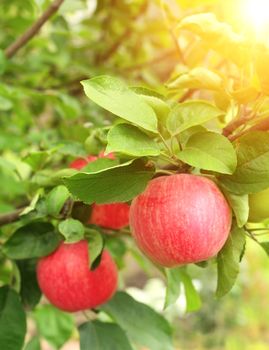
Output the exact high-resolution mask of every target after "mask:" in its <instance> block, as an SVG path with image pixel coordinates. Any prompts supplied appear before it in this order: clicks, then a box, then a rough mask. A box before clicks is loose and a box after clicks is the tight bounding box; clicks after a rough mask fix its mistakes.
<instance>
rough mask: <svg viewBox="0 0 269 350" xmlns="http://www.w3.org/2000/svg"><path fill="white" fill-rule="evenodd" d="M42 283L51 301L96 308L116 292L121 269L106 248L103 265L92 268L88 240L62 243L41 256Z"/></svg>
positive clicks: (77, 307) (76, 307)
mask: <svg viewBox="0 0 269 350" xmlns="http://www.w3.org/2000/svg"><path fill="white" fill-rule="evenodd" d="M37 280H38V284H39V287H40V289H41V291H42V292H43V294H44V295H45V296H46V297H47V299H48V300H49V301H50V302H51V304H53V305H55V306H56V307H57V308H59V309H61V310H64V311H68V312H75V311H81V310H86V309H91V308H95V307H97V306H99V305H101V304H104V303H105V302H107V301H108V300H109V299H110V298H111V297H112V296H113V294H114V293H115V291H116V289H117V282H118V272H117V267H116V264H115V262H114V261H113V260H112V258H111V256H110V255H109V253H108V252H107V251H106V250H104V251H103V254H102V257H101V262H100V265H99V266H98V267H97V268H96V269H95V270H93V271H91V270H90V268H89V255H88V245H87V241H86V240H82V241H79V242H77V243H72V244H65V243H61V244H60V246H59V247H58V248H57V249H56V250H55V251H54V252H53V253H52V254H50V255H48V256H46V257H44V258H41V259H40V260H39V262H38V265H37Z"/></svg>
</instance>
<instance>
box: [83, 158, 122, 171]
mask: <svg viewBox="0 0 269 350" xmlns="http://www.w3.org/2000/svg"><path fill="white" fill-rule="evenodd" d="M118 164H119V161H118V159H110V158H98V159H96V160H94V161H93V162H90V163H88V164H87V165H86V166H85V167H83V168H82V170H81V171H82V172H83V173H95V172H97V171H100V170H105V169H108V168H112V167H114V166H115V165H118Z"/></svg>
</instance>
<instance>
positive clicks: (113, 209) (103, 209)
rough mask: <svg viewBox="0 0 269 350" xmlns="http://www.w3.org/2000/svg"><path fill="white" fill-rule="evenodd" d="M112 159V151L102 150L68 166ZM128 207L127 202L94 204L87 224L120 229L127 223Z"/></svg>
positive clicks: (79, 167)
mask: <svg viewBox="0 0 269 350" xmlns="http://www.w3.org/2000/svg"><path fill="white" fill-rule="evenodd" d="M105 157H106V158H110V159H114V158H115V157H114V155H113V153H110V154H108V155H107V156H105V155H104V153H103V152H101V153H100V154H99V156H98V157H96V156H92V155H89V156H87V158H85V159H84V158H78V159H75V160H74V161H73V162H72V163H71V164H70V167H71V168H74V169H77V170H81V169H82V168H84V167H85V166H86V165H87V164H88V163H90V162H93V161H95V160H96V159H98V158H105ZM129 209H130V206H129V205H128V204H127V203H111V204H94V205H93V206H92V211H91V216H90V218H89V224H93V225H97V226H101V227H105V228H109V229H112V230H120V229H122V228H124V227H126V226H128V225H129Z"/></svg>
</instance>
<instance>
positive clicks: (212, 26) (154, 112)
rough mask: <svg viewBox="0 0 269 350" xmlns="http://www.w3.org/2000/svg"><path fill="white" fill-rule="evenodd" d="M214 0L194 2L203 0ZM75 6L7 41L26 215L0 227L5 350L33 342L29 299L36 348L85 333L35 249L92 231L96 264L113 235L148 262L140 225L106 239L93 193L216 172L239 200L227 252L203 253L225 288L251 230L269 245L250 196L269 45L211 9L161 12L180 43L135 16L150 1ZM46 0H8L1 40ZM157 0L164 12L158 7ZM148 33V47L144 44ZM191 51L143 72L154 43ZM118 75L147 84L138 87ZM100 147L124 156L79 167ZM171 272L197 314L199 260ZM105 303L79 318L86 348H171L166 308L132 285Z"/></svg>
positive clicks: (8, 100)
mask: <svg viewBox="0 0 269 350" xmlns="http://www.w3.org/2000/svg"><path fill="white" fill-rule="evenodd" d="M211 2H214V1H195V2H192V6H196V4H197V5H204V4H207V5H208V3H211ZM75 3H76V4H74V2H68V1H67V4H66V5H65V7H62V8H61V11H60V13H59V14H58V16H56V17H55V18H54V19H53V20H52V22H51V23H49V24H48V27H47V31H44V33H43V34H42V36H38V37H36V38H34V39H33V40H32V42H30V43H29V45H28V46H27V47H26V48H23V50H22V54H18V55H17V56H16V57H15V58H14V60H12V61H11V60H7V59H6V57H5V55H4V52H2V51H1V52H0V74H1V75H2V76H3V82H1V84H0V111H1V115H2V116H3V118H1V121H0V127H1V135H0V150H1V152H2V153H1V157H0V170H1V171H0V179H1V181H2V190H1V197H0V209H1V212H2V213H3V212H9V211H10V210H12V209H16V208H19V209H16V212H15V213H13V214H14V215H15V216H16V217H17V219H19V220H18V221H17V222H15V223H12V224H10V225H5V226H4V227H3V229H2V231H0V243H1V251H0V283H1V288H0V348H3V349H7V350H16V349H20V348H21V347H22V346H23V342H24V338H25V332H26V313H25V310H27V311H28V310H31V314H32V318H33V319H34V320H35V322H36V326H37V330H38V331H37V334H38V336H36V337H34V338H33V339H31V340H30V342H29V343H28V344H27V345H26V349H27V350H30V349H39V348H40V344H39V342H40V339H39V338H40V337H41V338H42V337H43V338H45V339H47V340H48V341H49V342H50V343H51V344H52V345H53V346H55V347H56V348H59V347H61V346H62V345H63V344H64V342H65V341H66V340H67V339H68V338H69V337H70V336H71V334H72V332H74V319H73V317H71V316H70V315H67V314H65V313H62V312H60V311H59V310H56V309H54V308H53V307H51V306H49V305H39V306H37V305H38V304H39V301H40V297H41V292H40V290H39V287H38V284H37V280H36V274H35V268H36V262H37V259H38V258H40V257H42V256H46V255H48V254H50V253H51V252H52V251H54V250H55V249H56V248H57V246H58V244H59V242H60V241H61V240H65V241H66V242H67V243H73V242H76V241H79V240H81V239H82V238H86V239H87V240H88V241H89V249H90V256H91V262H90V264H91V266H90V268H94V267H95V266H96V264H98V257H100V254H101V252H102V249H103V247H104V246H106V247H107V248H108V249H109V250H110V252H111V254H112V256H113V257H114V258H115V260H116V262H117V265H118V267H119V269H120V268H122V267H123V266H124V256H125V254H126V253H127V252H128V251H129V252H131V253H133V256H134V257H136V259H137V260H138V262H139V263H140V265H141V267H145V265H146V264H148V261H147V260H146V259H145V258H144V257H143V256H141V255H140V253H139V252H138V251H137V250H136V248H133V243H132V239H131V237H130V236H128V235H125V236H124V234H121V232H110V233H111V235H109V236H108V235H107V234H106V232H104V230H103V229H101V228H99V227H93V226H92V225H89V224H88V222H87V220H88V218H89V211H90V205H91V204H92V203H112V202H128V201H131V200H132V199H133V198H134V197H135V196H136V195H138V194H139V193H141V192H142V191H143V190H144V189H145V187H146V186H147V183H148V182H149V181H150V180H151V179H152V178H153V177H155V176H161V175H169V174H175V173H180V172H190V173H193V174H201V175H203V176H207V177H209V178H211V179H212V180H213V181H215V182H216V183H217V184H218V186H219V187H220V188H221V189H222V191H223V193H224V194H225V196H226V198H227V200H228V201H229V203H230V205H231V207H232V209H233V214H234V222H233V228H232V232H231V234H230V236H229V239H228V241H227V242H226V244H225V246H224V247H223V249H222V250H221V252H220V253H219V254H218V256H217V257H216V258H215V259H213V260H212V261H209V262H203V263H200V264H199V266H201V267H207V266H208V265H212V264H216V265H217V271H218V281H217V289H216V295H217V296H218V297H221V296H223V295H225V294H226V293H227V292H229V291H230V289H231V288H232V286H233V285H234V283H235V280H236V278H237V275H238V272H239V263H240V261H241V260H242V258H243V255H244V250H245V244H246V237H247V236H249V237H250V238H253V239H255V240H256V241H257V243H260V244H261V246H262V247H263V248H264V249H265V250H268V242H266V241H265V242H259V241H258V240H257V238H256V237H255V235H254V234H253V233H252V230H251V226H250V224H249V223H248V211H249V208H248V195H249V194H251V193H255V192H259V191H262V190H264V189H266V188H268V187H269V175H268V174H269V171H268V170H269V169H268V168H269V134H268V133H267V132H266V131H265V130H267V129H266V126H267V124H266V123H267V118H268V108H269V100H268V94H269V89H268V77H267V73H266V62H267V57H268V51H267V49H266V48H265V47H264V46H262V45H253V43H250V42H249V41H248V40H246V39H245V38H244V37H243V36H241V35H239V34H238V33H235V32H234V31H233V30H232V28H231V27H230V26H229V25H227V24H224V23H221V22H219V21H218V20H217V19H216V17H215V16H214V15H213V14H207V13H203V14H196V15H192V16H188V17H185V18H184V19H183V20H181V21H179V19H178V18H174V17H172V16H171V13H170V12H169V13H168V10H167V9H162V10H163V11H164V12H165V16H166V20H167V22H169V23H170V22H171V23H172V24H171V28H174V27H173V22H175V23H174V24H176V29H175V32H174V33H172V34H173V35H174V36H176V37H179V40H178V43H177V44H178V46H177V47H175V48H173V50H171V46H172V45H174V44H173V42H174V41H173V38H174V36H173V35H172V38H171V37H170V35H171V33H169V30H167V26H166V25H164V20H163V19H160V18H159V17H158V15H156V18H154V20H153V21H151V27H152V28H150V29H149V21H147V20H146V21H138V23H137V22H136V20H138V19H140V20H141V17H142V18H143V16H146V14H147V13H148V12H149V4H148V2H147V1H142V0H141V1H135V2H133V3H134V4H132V5H130V4H129V3H130V2H128V1H126V2H125V1H119V2H117V1H116V2H115V1H100V2H98V6H97V8H96V9H95V12H94V15H92V16H90V15H87V16H85V15H83V16H82V17H81V18H80V17H79V16H78V18H79V19H78V18H75V17H72V16H71V13H72V11H75V10H76V11H77V12H76V13H77V14H78V13H79V11H78V10H81V9H85V6H86V2H84V1H77V2H75ZM115 3H116V6H115ZM178 3H179V5H180V6H181V9H184V8H185V7H189V6H190V5H188V4H189V3H190V2H188V1H187V2H186V1H178ZM47 5H48V4H47V1H43V2H40V1H33V0H28V1H25V2H23V6H22V3H21V2H20V1H15V2H14V4H10V2H8V1H4V2H3V8H4V9H5V11H4V12H5V15H3V16H2V15H1V20H2V19H3V21H1V23H3V24H1V26H3V27H4V28H5V27H7V23H8V26H9V27H10V30H9V31H8V34H7V35H5V36H4V35H3V33H4V31H0V37H1V42H3V47H7V46H8V45H9V44H10V43H11V42H12V40H13V39H14V38H15V37H17V36H18V34H19V33H21V32H22V31H23V30H24V29H25V28H26V27H28V26H29V24H30V23H32V21H33V19H34V18H35V17H36V16H37V14H38V13H39V12H40V11H42V9H43V8H45V7H46V6H47ZM150 6H154V9H155V10H154V11H156V10H158V11H160V13H161V9H160V8H159V7H158V5H155V4H154V5H150ZM87 9H88V11H89V12H92V11H93V10H92V9H90V8H87ZM154 11H153V12H154ZM18 13H20V15H21V16H20V20H18ZM104 23H105V24H106V30H105V31H104V30H103V29H102V28H103V26H104ZM141 23H142V24H141ZM165 23H166V22H165ZM169 23H168V24H169ZM166 24H167V23H166ZM108 33H109V35H108ZM141 37H143V46H142V49H141V50H137V47H139V48H140V46H141V45H140V42H141ZM181 37H183V38H184V40H183V47H182V48H181V46H180V45H181V41H180V38H181ZM74 42H76V44H74ZM111 42H113V44H112V45H111ZM184 45H185V46H184ZM89 47H90V50H89ZM180 49H181V50H182V52H184V55H181V57H179V58H178V59H177V62H176V63H177V64H176V63H175V62H174V64H173V63H171V62H169V64H167V65H166V68H165V69H164V70H162V71H156V72H155V74H153V72H154V71H153V70H150V69H145V65H146V66H148V65H151V64H153V63H154V62H152V60H151V59H150V57H151V56H153V54H154V55H155V54H156V53H158V52H161V53H162V56H161V57H167V60H168V58H169V60H170V58H171V57H172V58H174V54H175V51H176V52H177V51H180ZM176 57H177V56H176ZM134 61H135V63H136V65H134V64H133V62H134ZM207 62H215V63H216V64H215V66H214V67H213V65H212V64H208V63H207ZM145 63H146V64H145ZM22 67H27V69H25V70H24V69H22ZM70 67H71V69H70ZM148 68H150V67H148ZM18 72H19V73H18ZM108 72H109V74H110V75H103V74H107V73H108ZM52 73H53V74H52ZM100 74H101V75H100ZM112 74H114V75H115V74H117V75H118V74H120V75H121V77H127V78H128V81H133V80H134V81H135V82H136V83H134V84H133V86H131V87H128V86H127V85H126V84H125V83H124V82H123V81H122V80H121V79H118V78H115V77H112V76H111V75H112ZM13 76H15V77H16V81H15V80H14V77H13ZM90 76H94V77H93V78H91V79H88V77H90ZM168 78H169V79H168ZM83 79H84V80H83ZM86 79H87V80H86ZM80 80H83V82H82V86H83V89H84V90H82V87H81V86H80V85H79V81H80ZM164 80H167V82H166V83H165V85H160V81H164ZM138 81H139V84H137V82H138ZM141 81H142V84H141ZM145 83H147V84H148V85H151V86H154V87H155V88H148V87H145V85H146V84H145ZM141 85H142V86H141ZM83 91H84V92H85V95H86V96H87V97H88V98H89V99H85V97H84V94H83ZM188 97H192V98H190V99H188V100H186V99H187V98H188ZM92 102H94V103H92ZM98 106H99V107H101V108H99V107H98ZM35 116H37V117H35ZM100 151H105V153H110V152H113V153H114V154H115V155H116V159H115V160H111V159H106V158H102V159H98V160H96V161H94V162H91V163H90V164H88V165H87V166H86V167H85V168H83V170H82V171H75V170H74V169H69V168H68V167H67V164H68V162H69V161H70V159H71V158H74V157H86V156H87V154H89V153H90V154H98V153H99V152H100ZM25 205H26V206H25ZM22 206H23V210H22V209H20V208H21V207H22ZM2 218H8V216H3V217H1V216H0V222H1V219H2ZM2 220H4V219H2ZM11 221H12V220H11ZM4 223H8V221H7V222H4ZM150 268H151V269H153V268H154V267H153V265H152V266H151V267H150ZM201 271H202V270H201ZM161 273H162V274H163V276H164V278H166V281H167V291H166V298H165V301H164V306H165V307H168V306H169V305H171V304H173V303H175V302H176V300H177V298H178V296H179V294H180V291H181V288H180V287H181V285H182V286H183V287H184V291H185V296H186V305H187V307H186V309H187V311H195V310H197V309H199V308H200V306H201V299H200V296H199V294H198V293H197V291H196V290H195V287H194V285H193V283H192V280H191V277H190V275H189V272H188V269H187V267H180V268H175V269H165V270H161ZM98 311H100V312H99V313H98V320H94V321H89V322H87V323H84V324H82V325H81V326H80V327H79V332H80V342H81V349H82V350H83V349H88V348H89V347H91V348H92V349H104V350H106V349H110V348H111V347H112V348H117V349H119V350H120V349H123V350H127V349H132V348H133V346H144V347H147V348H149V349H154V350H158V349H164V348H165V349H172V348H173V345H172V337H171V335H172V330H171V326H170V325H169V324H168V322H167V321H166V320H165V318H164V317H163V316H161V315H160V314H158V313H157V312H155V311H154V310H153V309H151V308H150V307H148V306H146V305H144V304H142V303H139V302H137V301H135V300H134V299H133V298H132V297H131V296H130V295H128V294H127V293H125V292H118V293H117V294H116V295H115V297H114V298H113V299H112V300H111V301H110V302H109V303H107V304H106V305H104V306H103V307H101V308H100V310H98ZM48 324H53V327H47V325H48Z"/></svg>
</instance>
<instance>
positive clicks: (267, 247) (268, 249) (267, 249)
mask: <svg viewBox="0 0 269 350" xmlns="http://www.w3.org/2000/svg"><path fill="white" fill-rule="evenodd" d="M265 230H266V229H265ZM259 244H260V246H261V247H262V248H263V249H264V251H265V252H266V254H267V255H269V242H259Z"/></svg>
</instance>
